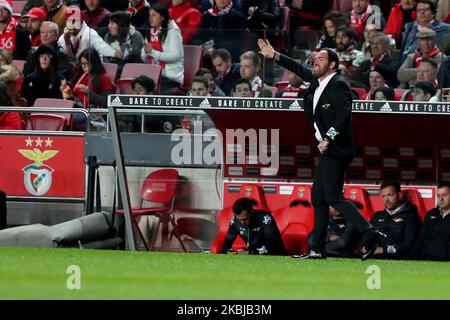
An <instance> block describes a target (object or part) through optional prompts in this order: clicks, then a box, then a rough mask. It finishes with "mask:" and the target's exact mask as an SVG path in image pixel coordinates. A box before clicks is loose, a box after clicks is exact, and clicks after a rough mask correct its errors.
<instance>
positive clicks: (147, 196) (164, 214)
mask: <svg viewBox="0 0 450 320" xmlns="http://www.w3.org/2000/svg"><path fill="white" fill-rule="evenodd" d="M177 181H178V171H177V170H175V169H161V170H157V171H154V172H152V173H150V174H149V175H147V177H146V178H145V180H144V183H143V185H142V188H141V205H140V207H139V208H133V209H132V210H131V216H132V217H131V218H132V219H131V220H132V221H133V224H134V226H135V227H136V229H137V231H138V233H139V235H140V237H141V239H142V241H143V243H144V246H145V248H146V249H147V251H148V250H149V249H150V250H153V249H154V246H155V241H156V237H155V238H154V240H153V242H152V245H151V246H150V248H149V247H148V245H147V243H146V241H145V239H144V236H143V234H142V232H141V230H140V229H139V226H138V222H137V220H136V219H137V218H139V217H140V216H145V215H147V216H156V217H158V219H159V220H158V225H157V227H156V234H158V230H159V227H160V225H161V224H163V229H162V242H163V243H164V242H166V243H167V242H168V239H169V231H168V227H169V223H170V224H172V228H173V235H174V236H175V237H176V238H177V240H178V242H179V243H180V245H181V247H182V248H183V251H184V252H186V248H185V246H184V244H183V241H182V240H181V238H180V235H179V232H178V228H177V224H176V223H175V219H174V217H173V216H172V214H171V213H172V210H173V203H174V198H175V188H176V186H177ZM144 200H145V201H150V202H156V203H160V204H161V205H160V206H156V207H149V208H143V207H142V205H143V202H144ZM117 214H119V215H123V214H124V211H123V210H118V211H117Z"/></svg>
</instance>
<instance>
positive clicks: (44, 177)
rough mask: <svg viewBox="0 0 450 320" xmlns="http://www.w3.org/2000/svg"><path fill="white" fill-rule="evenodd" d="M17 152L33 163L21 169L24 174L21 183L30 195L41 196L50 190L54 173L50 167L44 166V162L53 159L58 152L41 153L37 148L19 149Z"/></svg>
mask: <svg viewBox="0 0 450 320" xmlns="http://www.w3.org/2000/svg"><path fill="white" fill-rule="evenodd" d="M18 151H19V153H20V154H21V155H23V156H24V157H25V158H27V159H30V160H32V161H34V163H33V164H30V165H28V166H26V167H25V168H23V169H22V170H23V172H24V178H23V182H24V184H25V188H26V189H27V191H28V192H29V193H31V194H32V195H35V196H42V195H43V194H45V193H46V192H47V191H48V190H49V189H50V187H51V185H52V173H53V171H55V170H53V169H52V168H51V167H50V166H48V165H46V164H44V161H46V160H48V159H50V158H53V157H54V156H55V155H56V154H57V153H58V151H57V150H44V151H41V150H40V149H38V148H33V150H29V149H20V150H18Z"/></svg>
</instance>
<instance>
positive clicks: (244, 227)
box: [222, 198, 287, 255]
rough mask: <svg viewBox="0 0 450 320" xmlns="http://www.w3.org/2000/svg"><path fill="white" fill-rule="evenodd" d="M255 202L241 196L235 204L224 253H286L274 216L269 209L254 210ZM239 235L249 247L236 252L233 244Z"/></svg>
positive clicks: (223, 247) (224, 244)
mask: <svg viewBox="0 0 450 320" xmlns="http://www.w3.org/2000/svg"><path fill="white" fill-rule="evenodd" d="M255 203H256V202H255V201H254V200H251V199H248V198H240V199H238V200H237V201H236V202H235V203H234V204H233V212H234V216H233V218H231V221H230V226H229V228H228V233H227V236H226V238H225V241H224V243H223V245H222V253H244V254H259V255H286V254H287V252H286V248H285V247H284V244H283V240H282V239H281V234H280V231H279V230H278V226H277V224H276V222H275V220H274V218H273V217H272V215H271V214H270V213H269V212H267V211H263V210H254V209H253V206H254V205H255ZM238 235H239V236H240V237H241V238H242V239H243V240H244V242H245V243H246V244H247V247H246V248H242V249H239V250H238V251H237V252H235V251H232V250H231V246H232V245H233V242H234V240H235V239H236V237H237V236H238Z"/></svg>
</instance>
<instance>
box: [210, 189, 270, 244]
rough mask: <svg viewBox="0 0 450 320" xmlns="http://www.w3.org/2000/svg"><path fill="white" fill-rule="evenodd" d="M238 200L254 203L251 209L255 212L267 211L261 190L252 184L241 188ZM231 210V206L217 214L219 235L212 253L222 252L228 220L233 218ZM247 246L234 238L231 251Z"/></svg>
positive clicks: (239, 238) (239, 239) (238, 238)
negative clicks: (247, 200)
mask: <svg viewBox="0 0 450 320" xmlns="http://www.w3.org/2000/svg"><path fill="white" fill-rule="evenodd" d="M238 198H249V199H252V200H255V201H256V205H255V206H254V207H253V208H254V209H255V210H265V211H268V209H267V205H266V201H265V199H264V196H263V193H262V190H261V188H259V187H258V186H257V185H252V184H243V185H242V186H241V190H240V191H239V196H238ZM233 214H234V213H233V208H232V206H230V207H227V208H224V209H223V210H221V211H220V212H219V214H218V219H217V220H218V223H219V234H218V235H217V237H216V239H215V240H214V241H213V243H212V245H211V252H212V253H219V252H221V251H222V245H223V242H224V241H225V237H226V235H227V232H228V226H229V225H230V220H231V218H232V217H233ZM246 246H247V245H246V244H245V242H244V241H243V240H242V239H241V237H236V240H235V241H234V243H233V246H232V249H233V250H237V249H239V248H243V247H246Z"/></svg>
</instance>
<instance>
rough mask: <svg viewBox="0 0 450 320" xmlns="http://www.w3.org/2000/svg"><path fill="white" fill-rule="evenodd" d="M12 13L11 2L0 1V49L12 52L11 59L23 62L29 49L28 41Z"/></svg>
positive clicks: (8, 0) (6, 0)
mask: <svg viewBox="0 0 450 320" xmlns="http://www.w3.org/2000/svg"><path fill="white" fill-rule="evenodd" d="M12 13H13V8H12V2H11V0H0V49H5V50H8V51H10V52H12V55H13V59H20V60H24V59H25V58H26V56H27V53H28V51H29V50H30V48H31V45H30V39H29V38H28V34H27V32H26V30H25V29H23V28H22V26H21V25H19V24H18V23H17V21H16V19H14V17H13V16H12Z"/></svg>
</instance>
